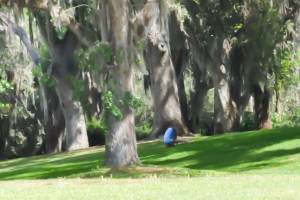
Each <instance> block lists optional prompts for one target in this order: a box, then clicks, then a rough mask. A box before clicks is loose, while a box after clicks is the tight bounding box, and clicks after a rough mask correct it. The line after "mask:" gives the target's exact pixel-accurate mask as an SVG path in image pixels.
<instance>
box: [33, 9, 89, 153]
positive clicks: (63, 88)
mask: <svg viewBox="0 0 300 200" xmlns="http://www.w3.org/2000/svg"><path fill="white" fill-rule="evenodd" d="M45 15H47V14H45ZM45 15H42V14H36V17H37V19H38V22H39V27H40V30H41V33H42V35H43V37H44V39H45V41H46V42H47V44H48V48H49V50H50V52H51V56H52V66H51V70H52V71H51V70H50V71H51V75H52V76H53V77H54V79H55V80H56V85H55V90H56V93H57V96H58V98H59V102H60V107H61V109H62V112H63V115H64V121H65V127H66V149H65V150H67V151H71V150H77V149H83V148H87V147H89V143H88V137H87V130H86V123H85V116H84V113H83V108H82V105H81V103H80V101H79V100H76V99H75V97H74V94H73V88H72V84H71V80H70V76H73V77H76V73H77V71H78V69H77V66H76V62H75V57H74V51H75V50H76V48H78V38H77V37H76V36H75V35H74V34H73V33H72V32H71V31H70V30H68V31H67V33H66V34H65V36H64V38H63V39H58V37H57V35H56V32H55V30H54V27H53V26H52V25H51V22H50V21H49V16H45ZM45 24H46V25H45ZM56 135H57V136H58V135H60V133H57V134H56ZM57 139H58V140H60V139H59V138H57Z"/></svg>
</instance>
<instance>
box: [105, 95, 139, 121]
mask: <svg viewBox="0 0 300 200" xmlns="http://www.w3.org/2000/svg"><path fill="white" fill-rule="evenodd" d="M102 102H103V105H104V108H105V110H106V111H108V112H109V113H111V114H112V115H113V116H114V117H115V118H117V119H118V120H121V119H122V118H123V113H122V111H121V108H124V107H130V108H133V109H137V108H139V107H140V106H141V105H143V102H142V100H141V98H138V97H136V96H134V95H132V93H131V92H129V91H127V92H125V94H124V96H123V98H122V99H119V100H116V97H115V96H114V93H113V92H112V91H110V90H108V91H106V92H105V93H104V94H103V95H102Z"/></svg>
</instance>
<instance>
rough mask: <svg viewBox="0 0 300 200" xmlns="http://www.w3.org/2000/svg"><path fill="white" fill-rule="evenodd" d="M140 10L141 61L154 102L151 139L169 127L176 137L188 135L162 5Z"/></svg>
mask: <svg viewBox="0 0 300 200" xmlns="http://www.w3.org/2000/svg"><path fill="white" fill-rule="evenodd" d="M146 6H147V7H146V8H147V9H145V10H144V15H145V16H146V18H145V19H144V21H145V22H146V24H145V27H146V34H145V35H146V37H147V39H146V40H147V45H146V49H145V55H144V57H145V60H146V64H147V66H148V68H149V69H150V78H151V92H152V95H153V99H154V101H153V102H154V128H153V130H154V131H153V135H155V136H158V135H160V134H163V133H164V131H165V130H166V129H167V128H168V127H169V126H173V127H174V128H175V129H176V131H177V134H178V135H185V134H188V133H189V131H188V129H187V127H186V125H185V123H184V119H183V117H182V113H181V109H180V101H179V95H178V86H177V78H176V73H175V69H174V66H173V62H172V59H171V51H170V41H169V27H168V14H167V8H166V5H164V2H163V1H159V0H155V1H148V2H147V4H146Z"/></svg>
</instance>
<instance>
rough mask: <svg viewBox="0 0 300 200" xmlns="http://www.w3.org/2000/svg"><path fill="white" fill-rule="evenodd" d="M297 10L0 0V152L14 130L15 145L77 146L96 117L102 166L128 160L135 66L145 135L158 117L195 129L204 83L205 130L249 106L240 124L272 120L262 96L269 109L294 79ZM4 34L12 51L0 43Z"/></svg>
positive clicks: (290, 5) (254, 4) (268, 5)
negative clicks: (144, 103) (148, 121)
mask: <svg viewBox="0 0 300 200" xmlns="http://www.w3.org/2000/svg"><path fill="white" fill-rule="evenodd" d="M299 8H300V3H299V2H298V1H296V0H285V1H279V0H278V1H276V0H263V1H262V0H246V1H240V0H228V1H206V0H180V1H172V0H89V1H88V0H71V1H56V0H32V1H25V0H24V1H14V0H0V24H1V26H0V45H1V47H0V52H1V53H0V58H1V63H0V66H1V83H0V95H1V97H0V98H1V119H0V120H1V123H0V126H1V127H0V129H1V132H0V133H1V134H0V156H1V157H7V154H8V152H7V151H8V149H10V148H9V147H10V146H13V145H16V144H14V143H16V140H12V139H11V138H14V137H9V136H11V135H14V134H16V132H22V133H23V135H25V137H26V138H27V139H26V141H27V143H26V144H25V145H24V144H22V145H23V146H22V154H23V155H33V154H38V153H42V152H44V153H54V152H60V151H71V150H77V149H83V148H87V147H88V146H89V141H88V136H87V125H86V121H87V119H92V118H97V119H99V118H104V119H105V124H106V125H107V126H108V127H107V130H108V131H107V134H106V139H105V145H106V163H107V165H108V166H111V167H122V166H128V165H132V164H136V163H138V162H139V158H138V153H137V145H136V134H135V114H134V110H135V109H137V108H138V106H139V104H140V100H139V99H138V98H137V95H136V93H137V92H136V85H137V81H136V74H137V73H138V72H139V73H140V74H142V80H143V88H144V91H145V92H147V90H148V89H150V93H151V98H152V101H153V104H152V108H151V110H152V111H153V125H152V131H151V133H152V136H155V137H156V136H159V135H161V134H163V132H164V131H165V130H166V128H167V127H169V126H173V127H175V129H176V131H177V132H178V133H179V134H180V135H190V134H191V133H192V132H197V131H198V130H199V128H201V126H202V125H201V123H202V122H201V120H202V119H203V108H204V106H205V98H206V97H207V94H208V92H209V91H210V90H211V89H214V90H213V91H214V94H213V109H214V110H213V118H212V120H211V127H210V131H211V132H212V133H215V134H219V133H224V132H230V131H238V130H241V124H242V123H243V120H245V119H244V115H245V111H246V108H247V107H249V106H250V107H252V109H253V110H254V114H253V121H254V122H255V124H254V127H252V128H272V120H271V117H272V116H271V105H273V104H271V100H272V96H274V97H275V104H274V107H275V111H278V109H279V107H280V95H281V93H282V91H283V90H286V88H289V87H290V86H291V85H295V84H297V81H298V79H299V60H300V55H299V44H300V42H299V40H300V39H299V38H300V37H299V25H300V12H299ZM12 37H15V38H18V39H19V41H20V42H21V44H22V45H20V44H19V46H18V48H20V49H22V48H21V47H20V46H22V47H24V48H23V52H18V51H12V50H11V47H10V46H11V44H14V42H15V41H11V38H12ZM16 55H25V58H24V57H20V58H19V57H17V56H16ZM16 62H19V63H22V65H23V66H26V65H29V66H31V67H27V68H26V70H27V71H29V72H28V73H29V77H28V79H30V80H31V81H28V80H27V82H26V83H25V82H24V81H23V82H20V81H19V80H22V78H24V76H25V74H26V73H25V72H24V74H23V72H19V71H18V70H17V69H20V67H19V68H18V67H14V68H11V66H16ZM29 63H31V64H29ZM297 67H298V68H297ZM21 68H22V67H21ZM23 68H24V67H23ZM23 70H25V68H24V69H23ZM187 71H188V72H190V73H189V74H187V73H186V72H187ZM20 73H21V76H20ZM30 73H31V75H30ZM18 76H20V77H18ZM17 77H18V78H17ZM187 79H192V81H191V82H192V88H191V91H187V89H186V88H187V86H186V83H187ZM17 80H18V81H17ZM25 86H28V88H31V90H29V89H28V88H27V89H26V88H25ZM298 90H299V89H298ZM28 91H31V92H28ZM273 94H275V95H273ZM251 99H252V101H253V102H254V104H253V105H252V104H249V102H250V101H251ZM298 99H299V97H298ZM297 103H299V101H298V102H297ZM38 136H41V137H38ZM10 151H11V150H10ZM15 151H16V150H15ZM14 154H18V152H14Z"/></svg>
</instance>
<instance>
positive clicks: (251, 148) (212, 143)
mask: <svg viewBox="0 0 300 200" xmlns="http://www.w3.org/2000/svg"><path fill="white" fill-rule="evenodd" d="M298 139H300V129H299V128H282V129H276V130H272V131H269V130H263V131H258V132H257V131H255V132H254V131H253V132H247V133H240V134H229V135H225V136H217V137H211V138H206V139H203V138H200V139H197V140H196V141H194V142H191V143H188V144H181V145H178V146H176V147H174V148H165V147H164V146H163V145H162V144H158V143H152V144H145V145H143V146H142V148H141V149H140V158H141V160H142V161H143V163H145V164H152V165H162V166H174V167H185V168H189V169H196V170H218V171H228V172H242V171H250V170H255V169H259V168H268V167H269V168H270V167H276V166H281V165H285V164H288V163H289V162H290V161H288V160H284V157H286V156H290V155H295V154H299V153H300V141H298V145H296V146H294V147H293V146H292V147H291V146H290V145H289V144H284V142H292V141H293V140H298ZM272 145H278V147H276V148H275V149H272V150H268V149H264V148H267V147H270V146H272Z"/></svg>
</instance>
